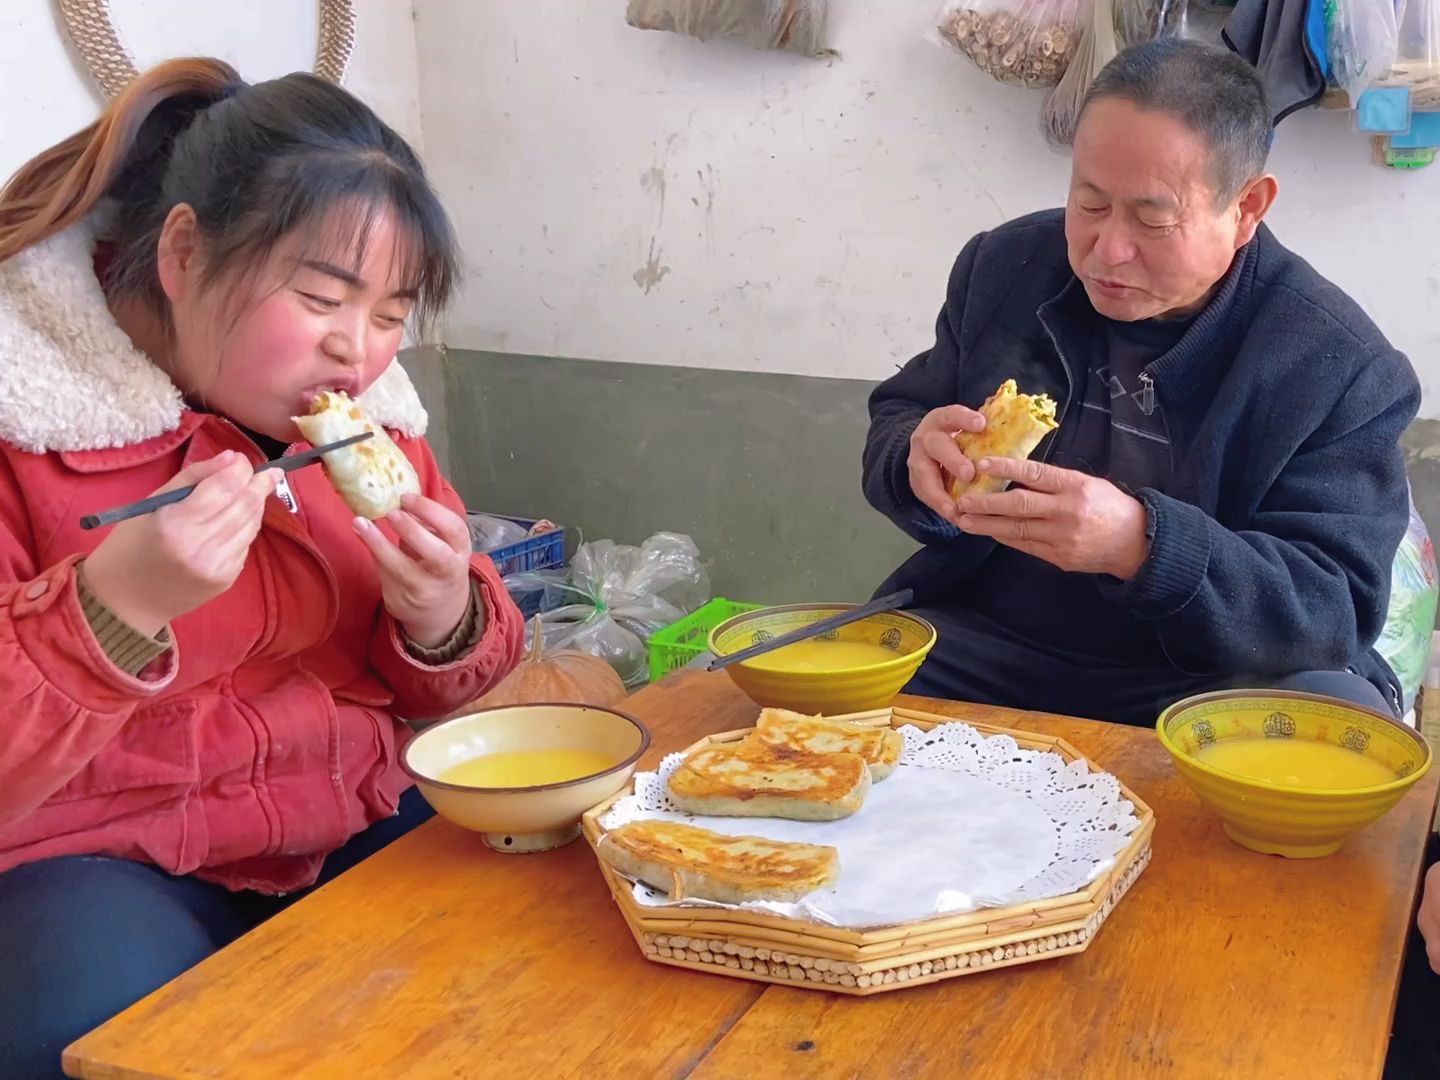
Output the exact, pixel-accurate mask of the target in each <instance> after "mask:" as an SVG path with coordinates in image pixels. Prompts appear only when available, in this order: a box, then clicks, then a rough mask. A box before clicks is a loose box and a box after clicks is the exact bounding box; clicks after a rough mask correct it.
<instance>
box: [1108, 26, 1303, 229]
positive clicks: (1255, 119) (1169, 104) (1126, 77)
mask: <svg viewBox="0 0 1440 1080" xmlns="http://www.w3.org/2000/svg"><path fill="white" fill-rule="evenodd" d="M1105 98H1118V99H1120V100H1122V101H1128V102H1130V103H1131V104H1132V105H1134V106H1135V107H1136V108H1138V109H1145V110H1151V111H1155V112H1163V113H1167V114H1169V115H1170V116H1173V117H1174V118H1175V119H1177V120H1179V121H1180V122H1181V123H1182V124H1184V125H1185V126H1186V127H1187V128H1189V129H1190V130H1191V131H1193V132H1194V133H1195V134H1196V135H1199V136H1200V137H1201V138H1202V139H1204V140H1205V143H1206V145H1207V146H1208V147H1209V148H1210V174H1211V176H1210V178H1211V183H1212V184H1213V186H1214V188H1215V200H1216V202H1217V203H1218V204H1220V205H1226V204H1228V203H1229V202H1230V200H1231V199H1233V198H1235V196H1236V195H1238V194H1239V193H1240V189H1241V188H1243V187H1244V186H1245V185H1246V184H1247V183H1249V182H1250V181H1251V180H1253V179H1255V177H1257V176H1259V175H1260V174H1261V173H1263V172H1264V171H1265V159H1266V158H1267V157H1268V156H1269V154H1270V143H1271V139H1272V137H1273V134H1274V130H1275V128H1274V124H1273V123H1272V122H1271V118H1270V103H1269V101H1268V100H1266V97H1265V84H1264V82H1262V81H1261V78H1260V73H1259V72H1258V71H1256V70H1255V69H1254V68H1253V67H1252V66H1251V65H1250V64H1249V63H1248V62H1246V61H1245V60H1243V59H1241V58H1240V57H1239V56H1236V55H1235V54H1234V53H1232V52H1230V51H1229V50H1228V49H1222V48H1220V47H1218V46H1215V45H1207V44H1204V43H1203V42H1199V41H1192V40H1189V39H1186V38H1177V37H1166V38H1157V39H1156V40H1154V41H1147V42H1144V43H1143V44H1140V45H1133V46H1131V47H1130V48H1128V49H1126V50H1125V51H1124V52H1122V53H1120V55H1118V56H1116V57H1115V59H1113V60H1111V61H1110V63H1108V64H1106V65H1105V67H1104V68H1103V69H1102V70H1101V72H1100V74H1099V75H1097V76H1096V77H1095V81H1094V82H1092V83H1091V84H1090V89H1089V90H1088V91H1086V93H1085V100H1084V102H1082V104H1081V106H1080V115H1081V116H1082V117H1083V116H1084V115H1085V110H1086V109H1088V108H1089V107H1090V106H1091V105H1092V104H1094V103H1095V102H1096V101H1100V100H1103V99H1105Z"/></svg>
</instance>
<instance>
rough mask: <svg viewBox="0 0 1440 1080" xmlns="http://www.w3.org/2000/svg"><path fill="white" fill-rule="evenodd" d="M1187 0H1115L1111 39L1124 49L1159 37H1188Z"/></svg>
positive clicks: (1188, 11)
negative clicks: (1112, 35) (1113, 28)
mask: <svg viewBox="0 0 1440 1080" xmlns="http://www.w3.org/2000/svg"><path fill="white" fill-rule="evenodd" d="M1189 17H1190V5H1189V3H1188V0H1115V36H1116V39H1117V44H1118V45H1119V46H1120V48H1122V49H1124V48H1127V47H1128V46H1131V45H1139V44H1140V43H1141V42H1142V41H1153V40H1155V39H1156V38H1162V37H1187V36H1189V30H1190V26H1189Z"/></svg>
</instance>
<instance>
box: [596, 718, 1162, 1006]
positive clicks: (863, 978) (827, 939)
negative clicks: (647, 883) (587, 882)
mask: <svg viewBox="0 0 1440 1080" xmlns="http://www.w3.org/2000/svg"><path fill="white" fill-rule="evenodd" d="M841 719H845V720H850V721H852V722H855V723H865V724H875V725H883V726H887V727H893V726H898V725H900V724H913V725H914V726H916V727H918V728H920V729H922V730H926V731H928V730H929V729H930V728H933V727H935V726H936V725H938V724H948V723H954V722H955V721H954V719H953V718H950V717H944V716H936V715H934V714H931V713H922V712H915V711H912V710H910V709H880V710H877V711H875V712H869V713H857V714H855V715H852V716H846V717H842V718H841ZM965 723H967V724H969V725H970V726H971V727H973V728H975V729H976V730H977V731H979V732H981V733H982V734H985V735H1009V736H1011V737H1012V738H1013V739H1014V740H1015V741H1016V743H1018V744H1019V745H1020V746H1021V747H1023V748H1024V749H1027V750H1048V751H1051V752H1053V753H1056V754H1059V755H1060V756H1061V757H1063V758H1064V759H1065V760H1066V761H1084V762H1085V764H1086V766H1087V767H1088V768H1089V769H1091V771H1095V772H1098V771H1101V770H1099V769H1098V768H1097V767H1096V766H1095V765H1094V764H1093V763H1092V762H1090V761H1089V760H1088V759H1086V758H1085V756H1084V755H1083V754H1081V753H1080V752H1079V751H1078V750H1076V749H1075V748H1074V747H1073V746H1071V745H1070V744H1069V743H1067V742H1066V741H1065V740H1064V739H1055V738H1049V737H1047V736H1044V735H1034V734H1031V733H1029V732H1024V731H1015V730H1012V729H1009V728H1003V727H996V726H994V725H990V724H981V723H975V722H973V721H969V720H967V721H965ZM748 731H749V729H746V730H742V731H730V732H725V733H723V734H719V735H712V736H710V737H709V738H705V739H701V740H700V741H699V742H697V743H695V744H694V745H693V746H690V747H688V748H687V750H686V753H690V752H692V751H695V750H698V749H700V748H701V747H704V746H711V745H714V744H717V743H729V742H736V741H738V740H740V739H742V738H744V737H745V735H746V734H748ZM633 788H634V783H633V781H632V782H631V784H629V785H627V786H626V787H625V788H624V789H623V790H622V791H620V792H619V793H617V794H616V795H615V796H613V797H612V798H610V799H607V800H606V801H605V802H603V803H601V804H600V805H599V806H596V807H594V808H593V809H591V810H589V811H587V812H586V814H585V816H584V818H583V819H582V826H583V828H584V832H585V839H586V840H587V841H588V842H589V844H590V846H591V849H592V850H593V849H594V847H595V845H596V844H597V843H599V840H600V837H601V836H602V835H603V834H604V829H602V828H601V826H600V819H601V817H602V816H603V815H604V814H605V812H606V811H608V810H609V809H610V807H611V806H612V805H613V804H614V803H615V802H617V801H618V800H619V799H621V798H623V797H624V796H626V795H628V794H630V793H631V791H632V790H633ZM1122 791H1123V792H1124V795H1125V798H1127V799H1129V800H1130V801H1131V802H1132V803H1133V804H1134V806H1135V817H1136V819H1137V820H1138V821H1139V826H1138V827H1137V828H1136V829H1135V831H1134V833H1132V834H1131V836H1130V842H1129V843H1128V844H1127V845H1126V846H1125V848H1124V849H1123V850H1122V851H1121V852H1120V853H1119V854H1118V855H1116V857H1115V865H1114V866H1113V867H1111V869H1110V870H1109V872H1108V873H1105V874H1103V875H1101V876H1100V877H1098V878H1097V879H1096V880H1095V881H1094V882H1092V883H1091V884H1090V886H1089V887H1088V888H1086V889H1085V890H1083V891H1081V892H1076V893H1071V894H1069V895H1067V896H1057V897H1052V898H1051V899H1048V900H1040V901H1033V902H1028V903H1024V904H1016V905H1013V906H1010V907H1003V908H986V909H983V910H980V911H969V912H965V913H964V914H961V915H941V916H936V917H933V918H927V919H920V920H916V921H914V922H909V923H905V924H902V925H899V926H887V927H883V928H879V929H874V930H849V929H845V928H843V927H833V926H825V925H823V924H819V923H813V922H807V921H802V920H799V919H789V918H784V917H782V916H779V915H772V914H768V913H765V912H759V911H750V910H744V909H739V908H714V907H705V908H700V907H692V908H686V907H644V906H642V905H641V904H640V903H639V902H638V901H637V900H636V899H635V897H634V894H633V892H632V889H631V883H630V881H629V879H627V878H625V877H622V876H621V875H620V874H617V873H616V872H615V871H613V870H611V869H610V868H609V867H608V866H606V865H605V864H604V863H600V872H601V873H602V874H604V875H605V880H606V882H607V884H608V885H609V886H610V894H611V896H613V897H614V899H615V903H616V904H617V905H618V906H619V908H620V913H621V915H623V916H624V918H625V922H626V923H627V924H628V925H629V927H630V932H631V933H632V934H633V935H634V936H635V941H636V943H637V944H638V945H639V946H640V948H641V950H642V951H643V952H644V953H645V956H646V958H647V959H649V960H653V961H655V962H656V963H659V964H669V965H671V966H672V967H683V968H690V969H691V970H693V971H706V972H711V973H715V974H720V975H731V976H734V977H736V978H740V979H752V980H755V981H757V982H767V983H777V984H780V985H784V986H805V987H809V988H813V989H819V990H830V991H833V992H835V993H839V994H856V995H867V994H878V993H882V992H884V991H886V990H898V989H900V988H902V987H905V986H918V985H921V984H924V983H932V982H938V981H939V980H941V979H951V978H955V977H956V976H959V975H973V974H975V973H976V972H979V971H985V970H989V969H992V968H1002V967H1013V966H1015V965H1017V964H1028V963H1033V962H1034V961H1037V960H1045V959H1049V958H1051V957H1056V956H1068V955H1071V954H1073V953H1080V952H1084V951H1085V950H1086V949H1088V948H1089V947H1090V942H1091V941H1092V940H1093V939H1094V937H1095V934H1096V933H1097V932H1098V931H1099V929H1100V927H1101V926H1102V925H1103V924H1104V922H1105V920H1106V919H1107V918H1108V917H1109V915H1110V912H1111V910H1113V908H1114V907H1115V905H1116V904H1117V903H1119V901H1120V899H1121V897H1123V896H1124V895H1125V893H1126V892H1128V891H1129V889H1130V886H1131V885H1133V884H1134V883H1135V879H1136V878H1137V877H1139V876H1140V873H1141V872H1142V871H1143V870H1144V869H1145V867H1146V866H1147V865H1148V864H1149V862H1150V837H1151V834H1152V833H1153V832H1154V831H1155V815H1154V813H1153V812H1152V811H1151V809H1150V808H1149V807H1148V806H1147V805H1145V803H1143V802H1142V801H1141V800H1140V799H1138V798H1137V797H1136V796H1135V793H1134V792H1132V791H1130V790H1129V789H1128V788H1125V787H1124V786H1123V785H1122ZM597 861H598V860H597Z"/></svg>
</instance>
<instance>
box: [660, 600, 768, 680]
mask: <svg viewBox="0 0 1440 1080" xmlns="http://www.w3.org/2000/svg"><path fill="white" fill-rule="evenodd" d="M764 606H765V605H764V604H738V603H736V602H735V601H734V600H726V599H725V598H724V597H723V596H717V597H716V598H715V599H714V600H711V601H710V602H709V603H708V604H706V605H705V606H704V607H701V608H697V609H696V610H695V611H692V612H691V613H690V614H689V615H686V616H685V617H684V618H683V619H681V620H680V621H679V622H673V623H671V624H670V625H669V626H667V627H665V629H663V630H657V631H656V632H655V633H654V634H653V635H652V636H651V638H650V641H649V643H648V644H649V646H650V681H651V682H658V681H659V680H660V679H663V678H664V677H665V676H666V675H668V674H670V672H672V671H679V670H680V669H681V668H683V667H684V666H685V665H686V664H688V663H690V661H692V660H694V659H695V658H696V657H697V656H699V655H700V654H701V653H703V652H704V651H705V650H706V649H708V648H709V647H710V644H709V643H710V631H711V630H714V629H715V627H717V626H719V625H720V624H721V623H723V622H724V621H725V620H726V619H730V618H733V617H734V616H736V615H743V614H744V613H745V612H747V611H758V610H760V609H761V608H762V607H764Z"/></svg>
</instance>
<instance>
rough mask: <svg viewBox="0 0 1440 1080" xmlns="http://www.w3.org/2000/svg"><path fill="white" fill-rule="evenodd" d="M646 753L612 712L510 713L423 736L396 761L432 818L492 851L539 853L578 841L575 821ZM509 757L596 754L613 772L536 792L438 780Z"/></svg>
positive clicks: (488, 714) (644, 738)
mask: <svg viewBox="0 0 1440 1080" xmlns="http://www.w3.org/2000/svg"><path fill="white" fill-rule="evenodd" d="M649 745H650V732H648V731H647V730H646V729H645V725H643V724H642V723H640V721H639V720H636V719H635V718H634V717H633V716H627V715H626V714H625V713H622V712H617V711H615V710H614V709H602V708H598V707H594V706H589V705H511V706H506V707H504V708H498V709H484V710H481V711H480V712H476V713H470V714H468V715H466V716H456V717H452V718H451V719H449V720H442V721H441V722H440V723H438V724H435V725H434V726H433V727H429V728H426V729H425V730H424V731H422V732H421V733H420V734H419V735H416V736H415V737H414V738H413V739H411V740H410V742H409V743H408V744H407V745H406V747H405V751H404V753H403V754H402V755H401V759H400V761H401V764H402V765H403V766H404V768H405V771H406V772H407V773H409V774H410V776H411V777H413V778H414V780H415V783H416V785H417V786H418V787H419V788H420V793H421V794H422V795H424V796H425V799H426V801H427V802H429V803H430V805H431V806H433V807H434V808H435V812H436V813H438V814H439V815H440V816H441V817H444V818H448V819H449V820H450V821H453V822H454V823H455V824H456V825H460V826H462V827H464V828H466V829H473V830H474V831H475V832H478V833H482V834H483V838H484V841H485V843H486V844H488V845H489V846H490V847H492V848H494V849H495V850H496V851H507V852H529V851H546V850H549V849H550V848H554V847H559V846H560V845H561V844H568V843H569V842H570V841H571V840H574V839H575V838H576V837H577V836H579V835H580V815H581V814H583V813H584V812H585V811H586V810H588V809H590V807H592V806H594V805H596V804H597V803H600V802H604V801H605V800H606V799H608V798H609V797H610V796H611V795H614V794H615V793H616V792H617V791H619V790H620V789H621V788H622V787H624V786H625V784H626V783H627V782H628V781H629V780H630V776H631V774H632V773H634V772H635V763H636V762H638V761H639V760H640V756H641V755H642V754H644V753H645V750H646V748H647V747H648V746H649ZM514 750H586V751H595V752H598V753H601V754H603V755H604V756H605V757H606V758H608V759H609V760H610V761H612V762H613V763H614V764H612V765H610V766H609V767H608V768H606V769H604V770H603V771H601V772H597V773H592V774H591V775H589V776H582V777H579V778H578V779H575V780H567V781H565V782H564V783H560V784H542V785H537V786H535V787H514V788H485V787H469V786H466V785H463V784H453V783H444V782H442V781H440V780H439V777H440V775H441V774H442V773H444V772H445V770H446V769H448V768H450V767H451V766H453V765H458V764H459V763H460V762H462V761H469V760H470V759H472V758H476V757H480V756H481V755H483V754H497V753H504V752H507V751H514Z"/></svg>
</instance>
